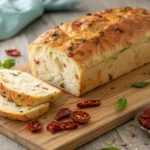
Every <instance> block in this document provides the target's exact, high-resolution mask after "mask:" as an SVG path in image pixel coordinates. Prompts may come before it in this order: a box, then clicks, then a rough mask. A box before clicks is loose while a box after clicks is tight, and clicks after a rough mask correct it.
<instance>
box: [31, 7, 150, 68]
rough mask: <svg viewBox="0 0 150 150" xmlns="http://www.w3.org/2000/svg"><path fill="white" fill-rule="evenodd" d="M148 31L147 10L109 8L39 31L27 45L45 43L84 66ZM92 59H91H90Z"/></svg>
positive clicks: (110, 54) (118, 50) (104, 56)
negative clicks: (45, 30) (41, 32)
mask: <svg viewBox="0 0 150 150" xmlns="http://www.w3.org/2000/svg"><path fill="white" fill-rule="evenodd" d="M146 35H148V36H149V35H150V11H148V10H146V9H143V8H132V7H124V8H112V9H106V10H104V11H102V12H98V13H95V14H88V15H86V16H83V17H81V18H79V19H76V20H74V21H72V22H69V23H65V24H63V25H60V26H58V27H55V28H53V29H51V30H49V31H47V32H46V33H44V34H42V35H41V36H40V37H39V38H38V39H37V40H35V41H34V42H33V43H32V44H31V46H30V47H29V51H30V50H31V47H32V46H34V45H37V44H46V45H48V46H49V47H50V48H57V50H60V51H62V52H64V53H65V54H66V55H68V57H71V58H72V59H73V60H75V61H76V62H77V63H78V64H79V65H80V64H85V66H86V67H91V65H94V63H93V62H95V63H99V62H101V61H103V60H105V59H107V58H108V57H109V56H112V55H115V54H116V53H119V52H120V50H121V49H123V48H124V47H125V46H126V45H132V44H134V43H136V42H137V41H138V40H139V39H140V38H142V37H145V36H146ZM91 61H92V63H91Z"/></svg>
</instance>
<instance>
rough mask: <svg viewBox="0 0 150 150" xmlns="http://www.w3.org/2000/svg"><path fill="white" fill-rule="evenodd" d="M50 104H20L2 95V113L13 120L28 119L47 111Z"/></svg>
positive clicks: (0, 104) (0, 102)
mask: <svg viewBox="0 0 150 150" xmlns="http://www.w3.org/2000/svg"><path fill="white" fill-rule="evenodd" d="M49 105H50V104H49V103H44V104H40V105H37V106H20V105H17V104H16V103H14V102H12V101H8V100H7V99H6V98H4V97H2V96H0V115H1V116H4V117H8V118H10V119H13V120H21V121H27V120H31V119H34V118H36V117H39V116H40V115H43V114H44V113H46V112H47V111H48V109H49Z"/></svg>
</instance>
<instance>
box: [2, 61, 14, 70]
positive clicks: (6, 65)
mask: <svg viewBox="0 0 150 150" xmlns="http://www.w3.org/2000/svg"><path fill="white" fill-rule="evenodd" d="M2 65H3V67H4V68H7V69H9V68H11V67H12V66H14V65H15V60H14V59H6V60H5V61H4V63H3V64H2Z"/></svg>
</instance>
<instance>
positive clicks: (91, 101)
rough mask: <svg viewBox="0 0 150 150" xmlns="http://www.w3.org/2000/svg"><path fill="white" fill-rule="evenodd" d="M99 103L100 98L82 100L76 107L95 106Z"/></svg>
mask: <svg viewBox="0 0 150 150" xmlns="http://www.w3.org/2000/svg"><path fill="white" fill-rule="evenodd" d="M100 104H101V102H100V100H88V101H83V102H81V103H77V107H79V108H89V107H96V106H99V105H100Z"/></svg>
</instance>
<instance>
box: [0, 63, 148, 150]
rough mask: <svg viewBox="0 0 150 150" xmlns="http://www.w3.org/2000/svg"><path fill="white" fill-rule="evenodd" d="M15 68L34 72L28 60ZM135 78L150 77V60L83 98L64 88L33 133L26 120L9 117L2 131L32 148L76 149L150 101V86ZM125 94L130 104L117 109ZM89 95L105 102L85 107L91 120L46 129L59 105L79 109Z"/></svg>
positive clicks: (2, 124) (44, 149)
mask: <svg viewBox="0 0 150 150" xmlns="http://www.w3.org/2000/svg"><path fill="white" fill-rule="evenodd" d="M15 69H16V70H21V71H25V72H30V69H29V65H28V64H25V65H22V66H19V67H17V68H15ZM135 81H150V64H147V65H146V66H144V67H142V68H140V69H137V70H135V71H133V72H131V73H129V74H126V75H124V76H122V77H120V78H118V79H116V80H114V81H112V82H110V83H108V84H105V85H104V86H102V87H99V88H97V89H95V90H92V91H91V92H89V93H87V94H85V95H84V96H82V97H80V98H78V97H75V96H73V95H71V94H68V93H65V92H64V93H63V95H62V96H61V98H60V99H59V100H57V101H56V102H53V103H52V104H51V107H50V110H49V112H48V113H47V114H46V115H44V116H42V117H40V118H39V120H40V121H41V122H42V124H43V126H44V129H43V131H42V132H39V133H36V134H33V133H31V132H29V131H27V130H26V129H25V123H24V122H19V121H12V120H9V119H5V120H0V132H1V133H3V134H5V135H7V136H8V137H10V138H12V139H13V140H15V141H16V142H18V143H21V144H22V145H24V146H25V147H27V148H29V149H37V150H48V149H49V148H51V150H54V149H55V150H60V149H61V150H67V149H68V150H72V149H75V148H77V147H78V146H80V145H83V144H84V143H86V142H88V141H90V140H92V139H93V138H96V137H98V136H99V135H102V134H104V133H105V132H107V131H109V130H111V129H113V128H115V127H117V126H118V125H120V124H122V123H124V122H126V121H127V120H129V119H131V118H133V117H134V115H135V114H136V113H137V112H138V111H139V110H141V109H142V108H144V107H145V106H147V105H150V92H149V90H150V87H147V88H142V89H136V88H133V87H131V83H133V82H135ZM112 87H113V88H114V89H112ZM122 97H126V98H127V100H128V106H127V108H126V109H125V110H123V111H119V112H117V111H116V101H117V100H118V99H119V98H122ZM89 99H100V100H101V102H102V104H101V106H100V107H96V108H87V109H84V110H85V111H86V112H88V113H89V114H90V115H91V120H90V122H89V123H88V124H86V125H82V126H80V127H79V128H78V129H76V130H73V131H64V132H59V133H56V134H51V133H49V132H47V131H46V129H45V128H46V125H47V124H48V122H49V121H50V120H54V118H55V115H56V112H57V111H58V110H59V109H61V108H64V107H69V108H70V109H71V110H77V107H76V104H77V102H81V101H83V100H89ZM79 139H80V140H79ZM58 141H59V142H58Z"/></svg>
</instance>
